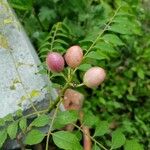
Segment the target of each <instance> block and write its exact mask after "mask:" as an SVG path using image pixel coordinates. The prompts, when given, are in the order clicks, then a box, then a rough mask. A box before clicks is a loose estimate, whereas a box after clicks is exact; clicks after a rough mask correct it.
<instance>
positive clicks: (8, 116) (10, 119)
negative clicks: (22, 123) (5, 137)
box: [4, 114, 14, 121]
mask: <svg viewBox="0 0 150 150" xmlns="http://www.w3.org/2000/svg"><path fill="white" fill-rule="evenodd" d="M4 120H5V121H13V120H14V119H13V116H12V114H8V115H7V116H5V117H4Z"/></svg>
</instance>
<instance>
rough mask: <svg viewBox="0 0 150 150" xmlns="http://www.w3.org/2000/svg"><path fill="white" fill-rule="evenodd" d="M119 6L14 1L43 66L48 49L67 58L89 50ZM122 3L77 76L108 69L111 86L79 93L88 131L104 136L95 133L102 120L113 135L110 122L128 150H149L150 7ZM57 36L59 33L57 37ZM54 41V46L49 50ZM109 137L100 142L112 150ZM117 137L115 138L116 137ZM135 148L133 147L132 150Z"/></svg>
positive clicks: (114, 1) (103, 1)
mask: <svg viewBox="0 0 150 150" xmlns="http://www.w3.org/2000/svg"><path fill="white" fill-rule="evenodd" d="M120 3H121V1H120V0H51V1H50V0H10V4H11V5H12V7H13V8H14V9H15V11H16V13H17V15H18V17H19V19H20V21H21V22H22V24H23V26H24V28H25V30H26V32H27V33H28V35H29V37H30V38H31V40H32V42H33V44H34V46H35V48H36V49H37V52H38V53H39V56H40V58H41V60H42V61H44V58H45V55H46V54H47V52H48V50H49V49H51V50H58V51H60V52H61V53H64V52H65V50H66V49H67V48H69V46H71V45H73V44H79V45H81V46H82V48H84V49H85V50H86V49H87V48H88V47H89V45H90V44H91V42H92V41H94V40H95V38H96V37H97V34H98V33H99V32H100V31H102V30H103V29H104V28H105V25H106V23H107V22H108V21H109V19H110V18H111V17H112V15H113V14H114V11H115V10H116V9H117V7H118V6H119V5H120ZM122 3H123V4H122V5H123V6H122V7H121V8H120V10H119V13H118V14H117V16H116V17H115V18H114V20H113V22H112V24H111V26H109V27H108V29H107V30H106V31H105V34H104V35H103V36H102V38H101V39H100V40H99V42H98V43H97V45H96V47H95V48H94V49H93V51H91V52H90V53H89V54H88V56H87V58H86V60H85V61H84V63H83V64H82V65H81V66H80V68H79V69H80V71H78V76H77V78H78V81H81V79H82V75H83V73H84V71H85V70H86V69H87V68H89V67H90V64H92V65H98V66H101V67H104V68H105V69H106V71H107V80H106V81H105V83H104V84H103V85H101V86H100V87H99V88H98V89H96V90H89V89H86V88H79V90H81V91H82V92H83V93H84V94H85V95H86V101H85V104H84V110H85V111H86V112H88V116H87V118H89V119H88V125H89V126H91V127H92V128H93V130H95V128H96V133H95V134H96V135H97V134H99V135H103V131H99V129H97V126H99V124H98V123H96V122H94V121H95V120H96V119H99V120H102V124H103V127H102V128H103V129H104V131H105V130H106V132H107V133H109V134H110V132H109V131H107V124H108V123H107V122H109V124H110V126H111V129H112V130H114V129H116V128H117V129H119V130H121V131H122V132H123V133H124V134H125V136H126V138H127V139H128V141H126V144H125V146H124V149H125V150H133V149H135V150H142V149H143V148H142V146H141V145H143V146H144V149H145V150H148V149H150V119H149V118H150V32H149V31H150V28H149V25H150V15H149V11H150V10H148V7H147V5H150V4H147V3H144V2H143V3H142V1H140V0H134V1H133V0H125V1H124V2H122ZM55 31H58V32H57V34H56V35H54V33H55ZM54 36H55V40H54V39H53V37H54ZM52 41H53V45H49V43H50V44H51V42H52ZM54 41H55V42H54ZM78 81H77V82H78ZM58 82H59V81H58ZM89 120H91V123H90V122H89ZM105 121H107V122H105ZM93 123H95V124H93ZM100 124H101V123H100ZM109 134H106V135H105V136H102V137H97V139H98V140H100V141H102V142H103V143H104V144H105V145H108V146H109V145H111V143H110V141H109V139H110V136H109ZM113 135H114V138H116V137H115V133H114V134H113ZM119 135H120V136H122V135H121V134H119ZM137 141H138V142H139V143H140V144H138V142H137ZM112 142H113V141H112ZM131 145H135V147H134V148H133V149H132V148H131ZM95 149H96V150H97V149H98V148H97V146H95Z"/></svg>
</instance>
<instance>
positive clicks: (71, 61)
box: [65, 45, 83, 68]
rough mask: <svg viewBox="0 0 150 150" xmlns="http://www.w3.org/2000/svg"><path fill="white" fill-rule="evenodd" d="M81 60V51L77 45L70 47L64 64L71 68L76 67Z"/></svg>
mask: <svg viewBox="0 0 150 150" xmlns="http://www.w3.org/2000/svg"><path fill="white" fill-rule="evenodd" d="M82 59H83V51H82V49H81V47H80V46H78V45H75V46H72V47H70V48H69V49H68V50H67V52H66V54H65V60H66V63H67V65H68V66H69V67H71V68H76V67H78V66H79V65H80V64H81V62H82Z"/></svg>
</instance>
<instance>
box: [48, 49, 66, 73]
mask: <svg viewBox="0 0 150 150" xmlns="http://www.w3.org/2000/svg"><path fill="white" fill-rule="evenodd" d="M46 64H47V66H48V69H49V70H51V71H52V72H61V71H62V70H63V69H64V64H65V62H64V58H63V57H62V55H61V54H59V53H57V52H50V53H49V54H48V55H47V58H46Z"/></svg>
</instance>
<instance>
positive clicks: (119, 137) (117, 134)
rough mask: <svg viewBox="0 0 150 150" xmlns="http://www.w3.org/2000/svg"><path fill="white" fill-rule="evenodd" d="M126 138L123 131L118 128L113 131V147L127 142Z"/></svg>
mask: <svg viewBox="0 0 150 150" xmlns="http://www.w3.org/2000/svg"><path fill="white" fill-rule="evenodd" d="M125 141H126V138H125V136H124V134H122V132H121V131H119V130H116V131H114V132H113V133H112V144H111V149H116V148H119V147H121V146H122V145H124V144H125Z"/></svg>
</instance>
